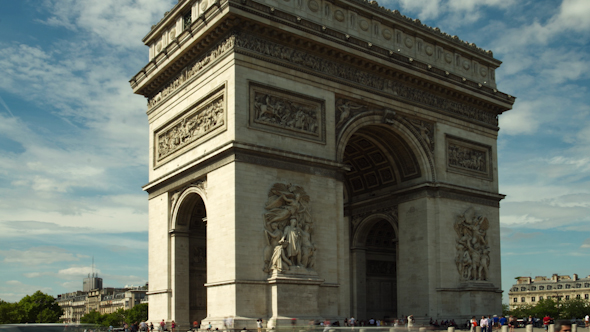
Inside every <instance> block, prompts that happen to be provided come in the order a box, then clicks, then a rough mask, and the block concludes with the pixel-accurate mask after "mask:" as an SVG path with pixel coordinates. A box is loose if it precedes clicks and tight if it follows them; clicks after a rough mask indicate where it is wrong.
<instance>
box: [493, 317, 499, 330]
mask: <svg viewBox="0 0 590 332" xmlns="http://www.w3.org/2000/svg"><path fill="white" fill-rule="evenodd" d="M493 319H494V330H497V329H499V328H500V318H498V315H494V317H493Z"/></svg>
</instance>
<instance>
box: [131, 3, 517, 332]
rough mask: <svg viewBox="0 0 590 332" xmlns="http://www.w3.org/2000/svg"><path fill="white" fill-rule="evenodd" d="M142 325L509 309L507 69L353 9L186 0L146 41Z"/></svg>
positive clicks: (387, 13) (415, 24)
mask: <svg viewBox="0 0 590 332" xmlns="http://www.w3.org/2000/svg"><path fill="white" fill-rule="evenodd" d="M143 41H144V43H145V44H146V45H147V46H148V47H149V62H148V64H147V65H146V66H145V67H144V68H143V69H141V70H140V71H139V73H138V74H137V75H135V76H134V77H133V78H132V79H131V81H130V83H131V86H132V88H133V90H134V92H135V93H137V94H141V95H143V96H145V97H146V98H147V100H148V103H147V104H148V105H147V116H148V121H149V132H150V136H149V137H150V139H149V151H150V159H149V163H150V164H149V183H148V184H147V185H145V187H144V190H145V191H147V192H148V193H149V292H148V295H149V304H150V305H149V319H150V321H153V322H159V321H161V320H162V319H165V320H166V321H167V322H170V321H172V320H175V321H176V322H177V323H178V324H180V326H181V327H182V326H184V327H188V326H190V325H191V322H192V321H194V320H202V322H203V323H204V324H208V323H209V322H211V324H213V325H214V326H217V327H223V324H224V318H226V317H233V322H234V323H233V324H234V326H235V327H236V328H240V329H241V328H242V327H248V328H253V327H255V324H256V320H257V319H259V318H262V319H263V321H264V322H265V323H267V326H268V327H275V326H281V325H282V324H289V323H288V322H290V320H291V319H293V318H295V319H298V320H299V322H300V324H302V323H301V322H302V320H303V321H306V320H309V319H330V320H342V319H343V318H345V317H350V316H354V317H355V318H357V319H369V318H371V317H373V318H376V319H394V318H396V317H401V316H407V315H410V314H412V315H414V317H415V318H416V321H417V323H420V321H423V320H428V319H429V318H430V317H432V318H435V319H438V320H440V319H451V318H452V319H455V320H460V319H466V318H467V317H471V316H472V315H476V316H478V315H482V314H486V315H487V314H490V313H500V312H501V309H502V308H501V293H502V291H501V284H500V279H501V278H500V275H501V273H500V272H501V271H500V266H501V265H500V242H499V241H500V229H499V201H500V200H501V199H502V198H503V197H504V196H503V195H501V194H499V193H498V172H497V164H498V161H497V148H496V139H497V135H498V129H499V128H498V115H499V114H501V113H502V112H504V111H507V110H509V109H510V108H511V107H512V105H513V103H514V100H515V98H514V97H512V96H510V95H507V94H505V93H502V92H500V91H498V90H497V87H496V82H495V74H494V73H495V70H496V69H497V68H498V67H499V66H500V64H501V62H500V61H498V60H497V59H495V58H494V57H493V54H492V52H491V51H485V50H483V49H481V48H478V47H477V46H476V45H474V44H470V43H467V42H464V41H461V40H460V39H458V38H457V37H456V36H449V35H448V34H446V33H444V32H441V31H440V30H439V29H438V28H432V27H429V26H426V25H424V24H422V23H421V22H420V21H419V20H417V19H410V18H408V17H405V16H403V15H401V14H400V13H399V12H398V11H397V10H395V11H392V10H389V9H386V8H383V7H380V6H379V4H378V3H377V2H376V1H370V2H369V1H365V0H191V1H189V0H180V1H178V3H177V4H176V5H175V6H174V8H172V9H171V10H170V11H169V12H167V13H166V14H165V15H164V17H163V18H162V20H161V21H160V22H159V23H158V24H156V25H154V26H152V29H151V31H150V32H149V33H148V34H147V36H146V37H145V38H144V39H143Z"/></svg>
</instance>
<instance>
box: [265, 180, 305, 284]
mask: <svg viewBox="0 0 590 332" xmlns="http://www.w3.org/2000/svg"><path fill="white" fill-rule="evenodd" d="M264 208H265V209H266V210H267V212H266V213H264V216H263V220H264V237H265V241H266V246H265V248H264V253H263V257H264V268H263V270H264V272H267V273H271V272H273V271H277V272H279V273H282V272H284V271H287V270H288V268H286V267H285V266H283V265H282V264H283V263H282V262H279V261H278V257H279V254H280V256H281V257H283V256H284V257H285V258H286V260H284V261H288V263H289V264H288V265H294V266H297V268H301V269H303V271H305V270H306V269H308V270H311V269H312V268H313V266H314V263H315V257H314V256H315V254H314V252H315V245H314V244H313V242H312V236H313V234H312V233H313V220H312V218H311V211H310V208H309V196H308V195H307V194H306V193H305V190H303V188H301V187H299V186H294V185H292V184H289V185H287V184H283V183H275V184H274V185H273V187H272V188H271V189H270V191H269V193H268V201H267V202H266V206H265V207H264ZM279 244H281V245H279ZM279 265H281V267H280V268H279V267H278V266H279Z"/></svg>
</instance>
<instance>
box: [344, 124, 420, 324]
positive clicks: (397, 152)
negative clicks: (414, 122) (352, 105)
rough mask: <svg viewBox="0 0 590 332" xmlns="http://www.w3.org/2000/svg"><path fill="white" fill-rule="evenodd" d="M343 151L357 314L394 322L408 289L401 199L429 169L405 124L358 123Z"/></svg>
mask: <svg viewBox="0 0 590 332" xmlns="http://www.w3.org/2000/svg"><path fill="white" fill-rule="evenodd" d="M362 121H366V120H359V122H362ZM351 127H352V126H351ZM359 127H360V128H359ZM343 150H344V151H343V154H342V161H343V163H344V164H346V165H347V166H348V168H349V170H348V171H347V172H346V174H345V186H346V197H345V210H346V214H347V215H348V216H349V220H350V221H351V224H350V227H351V248H350V257H351V267H352V278H351V283H352V285H351V288H352V293H353V294H352V312H353V315H356V317H357V318H358V319H361V320H369V319H371V318H374V319H379V320H393V319H394V318H396V317H398V315H401V313H400V312H399V310H398V296H397V294H398V289H399V288H400V287H403V285H399V284H398V279H399V278H398V273H400V271H399V268H398V263H399V259H400V258H399V247H398V246H399V244H398V243H399V242H398V238H399V236H400V235H399V234H398V229H399V227H398V219H397V201H398V200H399V197H400V195H401V193H403V192H404V191H405V188H410V187H412V186H413V185H416V184H418V183H420V182H423V181H425V180H426V179H427V178H428V175H429V172H428V170H427V169H425V167H424V166H423V165H424V161H423V159H421V158H422V157H423V154H421V153H422V151H420V150H419V149H417V147H416V144H415V142H413V141H412V137H409V136H408V135H407V133H405V132H404V131H403V128H401V127H399V128H395V127H392V126H391V125H384V124H383V123H374V122H373V123H365V125H364V126H356V128H355V130H354V132H349V134H348V137H347V142H346V145H345V147H344V149H343Z"/></svg>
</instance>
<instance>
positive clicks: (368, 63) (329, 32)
mask: <svg viewBox="0 0 590 332" xmlns="http://www.w3.org/2000/svg"><path fill="white" fill-rule="evenodd" d="M230 1H231V2H230V3H228V2H221V3H220V7H219V8H217V7H215V6H213V7H210V9H209V10H208V11H207V12H206V13H207V14H208V15H209V16H207V17H205V18H201V17H199V18H198V19H196V21H195V22H193V24H192V25H191V27H190V29H188V30H185V31H184V32H183V33H182V34H181V35H180V36H179V37H178V38H177V39H176V40H175V41H174V42H172V43H171V44H169V45H168V46H167V47H166V48H165V49H164V50H163V51H162V52H161V53H160V54H158V55H157V56H155V57H154V58H153V59H152V61H151V62H150V63H149V64H148V65H147V66H146V67H144V68H143V69H142V71H141V72H140V73H138V74H137V75H136V76H135V77H134V78H132V79H131V81H130V83H131V85H132V87H133V88H134V89H135V93H138V94H143V95H144V96H146V97H153V96H154V95H155V94H156V93H157V92H158V91H161V90H163V88H164V85H165V84H166V83H165V82H166V81H170V80H171V79H173V77H174V76H175V75H177V74H178V73H179V71H180V70H182V68H183V67H185V66H186V65H187V64H188V63H190V62H191V61H194V59H195V58H197V57H199V56H202V54H203V51H204V50H207V49H208V48H210V47H211V43H215V42H218V40H219V38H221V36H222V35H224V34H225V33H226V32H227V30H228V29H230V28H231V27H232V26H236V25H239V26H240V28H241V29H245V30H256V32H257V33H259V34H262V35H265V36H266V37H274V38H275V39H283V40H285V39H286V40H288V41H289V44H290V45H291V44H292V45H297V47H298V48H299V47H301V48H305V49H310V50H311V51H316V52H318V53H321V54H322V55H323V56H326V55H328V56H330V55H336V57H339V58H340V60H343V61H345V62H347V63H350V64H351V65H356V66H360V67H363V68H365V69H367V70H369V71H373V72H378V73H385V74H392V73H393V74H394V75H400V78H401V79H405V80H409V81H410V82H411V83H414V84H418V85H425V86H427V87H430V86H433V87H434V88H435V89H438V90H439V91H440V92H441V93H443V94H450V95H451V96H452V97H453V96H454V97H457V98H467V99H468V100H470V101H473V102H476V103H477V102H483V101H488V102H492V103H495V104H496V105H497V106H496V108H497V109H496V111H495V113H498V114H499V113H502V112H503V111H505V110H508V109H510V108H511V106H512V104H513V103H514V101H515V98H514V97H513V96H510V95H507V94H505V93H502V92H499V91H497V90H496V89H495V88H492V87H489V86H486V85H482V84H481V83H478V82H476V81H473V80H471V79H469V78H466V77H463V76H461V75H457V74H455V73H452V72H449V71H447V70H443V69H440V68H437V67H434V66H431V65H429V64H427V63H426V62H424V61H422V60H420V59H414V58H412V57H410V56H407V55H403V54H398V53H397V52H394V51H392V50H388V49H385V48H383V47H380V46H378V45H373V44H372V43H370V42H367V41H365V40H362V39H359V38H356V37H354V36H350V35H347V34H344V33H342V32H339V31H337V30H333V29H330V28H329V27H326V26H323V25H320V24H317V23H314V22H312V21H309V20H306V19H303V18H301V17H297V16H294V15H292V14H289V13H287V12H282V11H280V10H278V9H275V8H273V7H269V6H266V5H263V4H260V3H258V2H254V1H251V0H244V1H242V2H240V3H237V2H235V1H234V0H230ZM228 7H231V8H229V9H232V12H234V13H235V14H232V13H229V14H223V13H222V11H225V10H226V9H228ZM211 8H213V10H211ZM234 8H235V9H236V10H238V11H236V10H233V9H234ZM240 10H242V11H245V12H247V13H250V14H255V15H256V16H258V17H261V18H263V19H266V20H271V21H276V22H280V23H282V24H283V25H285V26H287V27H291V28H295V29H298V30H301V31H304V32H306V33H311V34H314V35H316V36H318V37H320V38H323V39H324V40H325V41H329V42H330V43H325V42H324V43H321V42H320V43H318V42H316V41H314V40H315V39H316V38H314V40H306V39H304V38H303V37H301V36H298V35H293V34H289V33H287V32H286V31H284V30H283V29H278V28H273V27H269V26H265V25H264V24H261V23H260V22H246V21H247V20H246V19H245V16H244V17H242V18H241V19H240V18H237V16H235V15H238V14H239V11H240ZM219 15H224V16H223V17H219V18H217V20H218V21H216V22H213V21H212V20H213V19H214V18H215V17H217V16H219ZM239 15H240V16H243V15H244V14H239ZM246 16H251V15H246ZM205 23H207V24H205ZM205 27H206V28H207V29H209V31H207V34H206V35H205V32H204V31H203V29H204V28H205ZM342 46H344V47H346V48H345V49H344V50H342V49H341V47H342ZM334 47H336V49H335V48H334ZM349 51H352V53H349ZM358 52H362V53H364V54H365V55H362V56H360V54H354V53H358ZM175 53H181V54H176V55H175ZM178 55H182V56H178ZM366 55H370V58H367V56H366ZM172 62H174V64H172ZM391 65H395V67H394V68H392V67H390V66H391ZM160 67H161V68H160ZM400 69H402V70H400ZM421 76H422V77H421ZM424 76H426V77H431V78H434V79H435V81H438V82H440V83H443V84H445V85H447V84H448V83H450V84H452V85H453V86H455V87H456V89H455V88H453V90H451V89H449V88H446V87H444V86H441V85H439V84H433V83H438V82H432V81H431V80H430V79H425V77H424ZM468 95H470V96H469V97H467V96H468ZM473 96H477V98H482V99H483V100H477V99H475V98H473Z"/></svg>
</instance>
